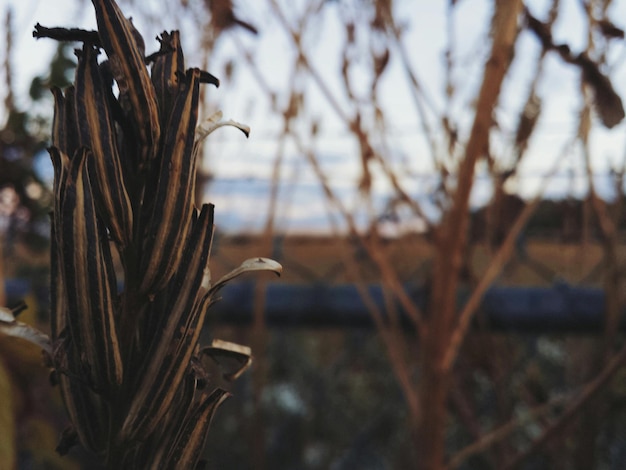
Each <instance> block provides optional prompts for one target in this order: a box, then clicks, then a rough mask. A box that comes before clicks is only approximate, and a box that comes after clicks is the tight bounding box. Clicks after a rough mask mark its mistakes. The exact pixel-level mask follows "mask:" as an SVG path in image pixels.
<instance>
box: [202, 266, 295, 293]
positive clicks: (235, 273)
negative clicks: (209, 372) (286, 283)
mask: <svg viewBox="0 0 626 470" xmlns="http://www.w3.org/2000/svg"><path fill="white" fill-rule="evenodd" d="M252 271H272V272H274V273H276V275H278V276H280V275H281V274H282V272H283V267H282V266H281V264H280V263H279V262H277V261H274V260H273V259H269V258H250V259H247V260H245V261H244V262H243V263H241V265H240V266H239V267H238V268H235V269H233V270H232V271H231V272H229V273H228V274H226V275H224V276H222V277H221V278H220V279H219V280H218V281H217V282H216V283H215V285H213V286H212V287H211V289H210V291H211V292H217V291H218V290H220V289H221V288H222V287H224V284H226V283H227V282H229V281H230V280H231V279H234V278H236V277H238V276H241V275H242V274H243V273H248V272H252Z"/></svg>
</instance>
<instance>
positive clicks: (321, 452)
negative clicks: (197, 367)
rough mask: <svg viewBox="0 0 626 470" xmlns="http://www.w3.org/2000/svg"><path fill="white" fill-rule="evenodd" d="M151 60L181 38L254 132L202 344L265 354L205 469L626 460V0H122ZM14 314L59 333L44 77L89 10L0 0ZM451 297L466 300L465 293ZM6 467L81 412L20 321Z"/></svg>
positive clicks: (2, 342) (88, 18) (226, 412)
mask: <svg viewBox="0 0 626 470" xmlns="http://www.w3.org/2000/svg"><path fill="white" fill-rule="evenodd" d="M119 3H120V6H121V7H122V8H123V9H124V11H125V12H126V14H127V15H129V16H132V19H133V23H134V25H135V26H136V27H137V29H138V30H139V31H140V32H141V33H142V34H143V36H144V40H145V42H146V51H147V53H150V52H153V51H156V50H157V49H158V43H157V41H156V40H155V39H154V38H156V36H157V35H158V34H159V33H161V32H162V31H163V30H172V29H179V30H180V31H181V39H182V42H183V48H184V51H185V59H186V65H187V66H188V67H192V66H193V67H196V66H197V67H200V68H202V69H204V70H208V71H210V72H211V73H212V74H214V75H216V76H217V77H219V78H220V81H221V85H220V87H219V88H218V89H215V88H214V87H208V86H207V87H205V88H204V90H203V106H202V109H201V120H202V119H207V118H209V117H210V116H212V115H213V114H214V113H215V112H216V111H218V110H220V111H222V112H223V115H224V117H225V118H226V119H234V120H236V121H238V122H241V123H244V124H246V125H249V126H250V127H251V134H250V137H249V139H245V137H244V136H243V135H242V134H241V133H240V132H238V131H237V130H236V129H229V128H224V129H220V130H219V131H217V132H215V133H214V134H212V135H211V136H210V137H209V138H208V139H206V141H205V145H204V152H203V160H202V165H201V166H202V171H201V174H200V176H199V181H198V194H197V200H198V201H210V202H212V203H214V204H215V206H216V215H215V217H216V224H217V232H216V239H215V242H214V246H213V251H212V259H211V271H212V276H213V278H214V279H217V278H218V277H220V276H221V275H222V274H224V273H226V272H228V271H229V270H230V269H233V268H235V267H236V266H238V265H239V263H240V262H241V261H243V260H244V259H246V258H249V257H251V256H267V257H271V258H274V259H276V260H277V261H279V262H281V263H282V264H283V267H284V275H283V277H282V278H281V279H280V280H275V279H273V278H270V277H269V276H268V277H264V276H258V277H249V278H245V279H243V280H242V281H240V282H238V283H237V284H234V285H232V286H229V287H228V288H226V289H225V290H224V294H223V297H224V298H223V301H222V302H220V303H219V304H217V305H216V306H215V308H214V311H213V314H211V315H209V317H210V318H209V320H208V324H207V325H206V332H205V333H206V336H207V338H210V337H217V338H220V339H224V340H229V341H235V342H238V343H241V344H247V345H250V346H251V347H252V350H253V355H254V363H253V367H252V370H251V371H249V372H247V373H246V374H245V375H244V376H242V377H241V378H240V379H239V380H238V381H237V382H236V384H235V385H234V388H233V393H234V397H233V398H231V399H229V400H228V401H227V402H226V403H225V404H224V405H223V406H222V407H221V409H220V410H219V411H218V413H217V415H216V417H215V420H214V423H213V426H212V428H211V431H210V433H209V437H208V442H207V451H206V460H207V467H206V468H210V469H218V468H234V469H270V468H272V469H337V470H338V469H356V468H358V469H404V468H429V469H439V468H449V469H452V468H462V469H495V468H497V469H501V468H524V469H590V468H597V469H618V468H624V467H623V465H624V463H623V462H626V371H625V370H624V369H623V367H622V364H623V363H624V359H625V358H626V350H625V349H624V346H623V344H624V341H623V331H624V326H626V322H625V318H624V315H623V314H624V300H625V299H624V293H625V292H626V291H625V290H624V287H625V286H624V257H625V255H626V246H625V245H624V241H625V239H626V238H625V232H624V229H625V228H626V225H625V220H624V219H625V218H624V215H623V214H624V212H625V211H624V206H623V200H624V191H625V187H624V171H625V168H626V145H625V143H626V142H625V140H626V139H625V138H626V126H625V125H624V123H623V118H624V110H623V106H622V101H621V97H622V96H626V44H625V42H624V30H623V28H624V27H626V23H625V18H626V1H610V0H605V1H600V0H561V1H558V0H552V1H549V0H546V1H539V0H536V1H530V0H528V1H526V2H523V3H522V2H519V1H511V2H492V1H487V0H456V1H455V0H449V1H441V2H430V1H425V0H424V1H423V0H393V1H392V0H298V1H279V0H259V1H252V0H235V1H234V2H232V3H231V2H229V1H218V0H167V1H141V2H139V1H132V0H119ZM0 7H1V12H0V13H1V14H2V20H1V21H2V27H1V28H0V31H2V35H1V38H2V39H1V40H0V46H1V47H0V79H1V80H2V85H3V86H2V87H0V90H2V93H1V94H2V96H1V98H2V104H1V105H0V281H1V282H0V305H3V306H7V307H12V306H15V305H17V304H18V302H19V301H22V300H23V301H25V302H26V303H27V305H28V309H27V310H26V311H24V312H23V313H21V315H20V319H21V320H22V321H24V322H27V323H31V324H34V325H36V326H38V327H39V328H41V329H42V330H44V331H48V330H49V327H48V326H47V315H48V305H47V302H48V269H49V259H48V243H49V224H48V212H49V211H50V208H51V197H52V195H51V182H52V167H51V164H50V162H49V158H48V155H47V152H46V147H47V146H48V145H49V138H50V125H51V120H52V108H53V100H52V95H51V94H50V93H49V91H48V89H49V88H50V86H52V85H56V86H61V87H65V86H68V85H69V84H70V83H71V81H72V80H73V73H74V66H75V56H74V53H73V49H74V48H75V47H76V45H75V44H71V43H70V44H60V45H59V44H57V43H55V42H54V41H46V40H40V41H36V40H35V39H33V37H32V30H33V26H34V25H35V23H37V22H40V23H41V24H43V25H44V26H63V27H81V28H85V29H95V18H94V15H93V10H92V8H91V4H90V2H86V1H80V0H63V1H61V0H58V1H56V2H44V1H40V0H22V1H19V2H18V1H14V0H0ZM450 299H452V300H450ZM0 396H1V397H2V398H1V399H0V429H2V430H6V432H4V431H3V434H4V437H3V438H1V439H0V468H3V469H4V468H7V469H11V468H19V469H30V468H32V469H40V468H42V469H43V468H47V469H48V468H49V469H52V468H59V469H61V468H63V469H66V468H94V465H95V464H94V462H90V461H89V456H85V455H83V454H82V453H81V452H80V450H77V449H75V450H73V451H72V452H71V453H70V456H69V457H66V458H63V459H62V458H60V457H58V456H57V455H56V454H55V451H54V449H55V447H56V444H57V440H58V436H59V435H60V432H61V431H62V430H63V428H64V427H65V425H66V418H65V415H64V411H63V409H62V404H61V401H60V398H59V396H58V391H57V390H55V389H54V388H52V387H51V385H50V383H49V381H48V372H47V370H46V369H45V368H44V367H43V366H42V361H41V356H40V352H39V351H38V350H37V349H36V348H35V347H31V346H29V345H27V344H22V343H21V342H20V341H18V340H12V339H8V338H6V337H3V336H0Z"/></svg>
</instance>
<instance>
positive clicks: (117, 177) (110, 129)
mask: <svg viewBox="0 0 626 470" xmlns="http://www.w3.org/2000/svg"><path fill="white" fill-rule="evenodd" d="M97 54H98V51H97V50H96V49H94V48H93V46H91V45H88V44H85V46H84V47H83V51H82V54H80V57H79V60H78V67H77V69H76V92H75V112H76V122H77V123H78V126H77V127H78V139H79V144H80V145H81V146H84V147H87V148H89V149H90V150H91V152H92V153H93V155H94V158H93V159H91V162H92V163H93V165H94V168H93V170H92V171H90V172H89V173H90V174H91V175H93V176H94V177H95V178H94V181H95V183H96V184H95V185H94V189H95V191H96V198H95V199H96V201H97V202H98V206H99V212H100V214H101V215H102V217H103V219H104V221H105V223H106V226H107V229H108V230H109V232H110V234H111V236H112V237H113V240H115V242H116V243H117V244H118V245H119V246H121V247H125V246H127V245H128V244H129V243H130V239H131V237H132V233H133V211H132V207H131V203H130V197H129V195H128V192H127V190H126V183H125V176H124V172H123V169H122V168H123V167H122V161H121V156H120V152H119V147H118V143H117V136H116V131H115V121H114V120H113V118H112V115H111V111H110V110H109V103H108V99H107V91H106V88H105V83H104V82H103V80H102V77H101V76H100V69H99V66H98V61H97Z"/></svg>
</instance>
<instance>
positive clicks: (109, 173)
mask: <svg viewBox="0 0 626 470" xmlns="http://www.w3.org/2000/svg"><path fill="white" fill-rule="evenodd" d="M93 5H94V7H95V11H96V18H97V24H98V31H83V30H77V29H62V28H44V27H42V26H40V25H37V26H36V28H35V32H34V33H33V35H34V36H35V37H49V38H53V39H57V40H62V41H80V42H82V43H83V47H82V49H81V50H80V51H77V56H78V67H77V70H76V77H75V83H74V85H73V86H71V87H69V88H68V89H66V90H65V91H61V90H59V89H54V90H53V94H54V98H55V113H54V122H53V135H52V146H51V147H50V149H49V152H50V156H51V158H52V161H53V164H54V170H55V177H54V194H55V202H54V209H53V212H52V236H51V239H52V247H51V257H52V282H51V284H52V286H51V305H52V307H51V310H52V316H51V318H52V319H51V321H52V338H51V344H52V349H51V351H52V355H51V356H52V357H51V361H52V366H53V367H54V369H55V371H56V374H55V377H56V379H57V380H58V384H59V386H60V388H61V392H62V396H63V399H64V402H65V405H66V408H67V411H68V413H69V417H70V420H71V426H70V427H69V428H68V429H67V430H66V432H65V433H64V435H63V437H62V440H61V443H60V444H59V448H58V450H59V451H60V452H62V453H64V452H67V450H68V449H69V448H70V447H71V446H72V445H74V444H76V443H80V444H81V445H82V446H83V447H85V448H86V449H88V450H90V451H92V452H93V453H94V454H96V455H98V456H99V457H100V458H101V459H102V460H103V461H104V462H105V463H106V465H107V467H108V468H194V466H195V465H196V463H197V462H198V460H199V458H200V456H201V453H202V450H203V446H204V441H205V437H206V434H207V430H208V427H209V424H210V421H211V418H212V416H213V414H214V412H215V410H216V408H217V407H218V405H219V404H220V403H222V401H223V400H224V399H225V398H226V397H227V396H228V392H227V391H226V390H223V389H221V388H216V387H214V386H212V379H213V378H212V377H211V376H210V375H209V373H208V371H207V367H206V364H205V363H204V362H203V361H205V360H207V359H208V358H211V359H213V360H214V361H216V362H217V363H218V364H224V363H226V362H232V360H233V359H234V361H235V363H236V366H235V367H234V368H233V367H232V366H231V367H230V369H229V370H224V378H225V379H226V380H234V379H235V378H237V377H238V376H239V374H240V373H241V372H243V371H244V370H245V369H246V368H247V366H248V365H249V364H250V350H249V348H246V347H243V346H238V345H234V344H232V343H227V342H224V341H219V340H214V341H213V343H212V344H211V345H210V346H208V347H200V346H199V344H198V342H199V336H200V332H201V329H202V325H203V322H204V319H205V316H206V314H207V310H208V308H209V307H210V305H211V304H212V303H213V302H214V301H215V300H216V294H217V292H218V291H219V289H220V288H221V287H222V286H223V285H224V283H225V282H227V281H229V280H230V279H232V278H233V277H235V276H238V275H239V274H241V273H243V272H246V271H254V270H270V271H274V272H276V273H278V274H279V273H280V271H281V267H280V265H279V264H278V263H276V262H274V261H272V260H268V259H265V258H255V259H251V260H248V261H245V262H244V263H243V264H242V265H241V267H240V268H238V269H236V270H235V271H233V272H231V273H229V274H227V275H226V276H224V277H223V278H222V279H220V280H219V281H217V282H215V283H212V282H211V277H210V272H209V269H208V261H209V253H210V249H211V240H212V235H213V205H212V204H203V205H202V207H201V208H200V209H198V208H196V207H195V204H194V200H193V198H194V190H195V179H196V163H197V159H198V156H199V149H200V148H201V145H200V143H201V141H202V139H203V138H204V137H206V136H207V135H208V134H209V133H211V132H212V131H213V130H215V129H217V128H218V127H220V126H222V125H234V126H236V127H238V128H240V129H241V130H242V131H244V132H245V133H246V134H247V132H248V130H247V128H246V127H245V126H242V125H239V124H237V123H234V122H226V123H223V122H216V121H217V120H218V119H219V117H218V118H217V119H212V120H210V121H209V122H208V124H207V125H206V126H201V127H200V128H199V130H198V131H196V125H197V119H198V104H199V89H200V86H201V84H202V83H212V84H214V85H218V84H219V82H218V81H217V79H216V78H215V77H213V76H212V75H211V74H209V73H207V72H204V71H201V70H199V69H188V70H185V69H184V60H183V51H182V49H181V45H180V41H179V33H178V31H172V32H170V33H167V32H164V33H163V34H162V35H161V36H160V38H159V41H160V43H161V47H160V50H159V51H158V52H156V53H155V54H152V55H150V56H146V55H145V52H144V42H143V39H142V37H141V35H140V34H139V33H138V31H137V30H136V29H135V28H134V27H133V24H132V23H131V21H130V20H129V19H127V18H126V17H124V16H123V14H122V12H121V11H120V9H119V8H118V6H117V5H116V3H115V2H114V1H113V0H94V1H93ZM102 50H104V52H105V53H106V56H107V60H104V61H99V60H98V56H99V54H100V52H101V51H102ZM149 66H150V67H151V72H150V71H149V69H148V67H149ZM114 83H115V84H116V85H117V88H118V90H119V93H118V95H117V96H116V95H115V93H114V88H113V84H114ZM118 259H119V261H120V264H121V269H120V270H119V271H120V272H123V277H122V276H121V275H120V274H118V272H117V271H116V260H118Z"/></svg>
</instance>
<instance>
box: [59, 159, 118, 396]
mask: <svg viewBox="0 0 626 470" xmlns="http://www.w3.org/2000/svg"><path fill="white" fill-rule="evenodd" d="M89 158H93V155H92V154H91V152H90V151H89V150H88V149H85V148H82V149H80V150H78V152H77V153H76V155H74V157H73V158H72V161H71V164H70V169H69V172H68V174H67V177H66V179H65V181H63V182H62V183H61V194H62V196H61V201H60V213H61V214H60V217H61V218H60V222H59V235H60V237H61V238H60V241H61V245H60V248H61V259H62V260H63V269H64V272H63V280H64V282H65V283H66V288H65V292H66V295H67V299H66V300H67V322H68V326H69V329H70V332H71V334H72V338H73V341H74V342H75V343H76V347H77V348H78V350H80V351H81V354H82V355H83V356H84V358H85V362H86V365H87V366H88V368H89V377H88V378H87V379H86V382H87V383H89V384H90V385H92V386H93V387H94V389H95V390H97V391H99V392H101V393H108V392H110V391H111V388H115V387H116V386H117V385H119V384H121V382H122V373H123V369H122V358H121V354H120V345H119V342H118V337H117V331H116V326H115V297H116V295H117V293H116V289H117V287H116V280H115V274H114V272H113V259H112V258H111V253H110V249H109V241H108V238H107V234H106V229H105V228H104V226H103V225H102V223H101V222H100V220H99V219H98V216H97V214H96V208H95V202H94V196H93V191H92V184H91V181H90V179H89V174H88V172H87V168H86V160H87V159H89Z"/></svg>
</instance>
